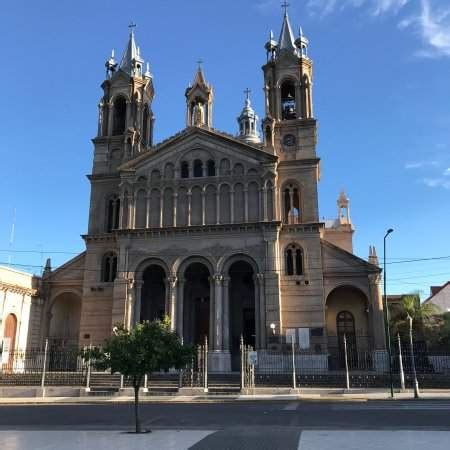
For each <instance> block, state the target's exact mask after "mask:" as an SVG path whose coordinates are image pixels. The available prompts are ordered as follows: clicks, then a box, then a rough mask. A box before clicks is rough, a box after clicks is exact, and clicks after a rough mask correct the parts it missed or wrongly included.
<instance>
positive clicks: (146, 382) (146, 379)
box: [143, 374, 148, 392]
mask: <svg viewBox="0 0 450 450" xmlns="http://www.w3.org/2000/svg"><path fill="white" fill-rule="evenodd" d="M143 392H148V374H145V375H144V389H143Z"/></svg>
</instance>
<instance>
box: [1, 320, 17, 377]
mask: <svg viewBox="0 0 450 450" xmlns="http://www.w3.org/2000/svg"><path fill="white" fill-rule="evenodd" d="M16 333H17V317H16V316H15V314H12V313H11V314H8V315H7V317H6V320H5V329H4V331H3V349H2V350H3V352H5V353H6V352H7V354H8V362H7V363H6V364H5V365H4V366H3V370H13V364H14V351H15V349H16Z"/></svg>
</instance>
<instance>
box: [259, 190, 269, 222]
mask: <svg viewBox="0 0 450 450" xmlns="http://www.w3.org/2000/svg"><path fill="white" fill-rule="evenodd" d="M261 192H262V206H263V208H262V209H263V211H262V219H263V221H264V222H267V221H268V220H269V218H268V213H267V210H268V201H267V189H266V187H265V186H263V187H262V188H261Z"/></svg>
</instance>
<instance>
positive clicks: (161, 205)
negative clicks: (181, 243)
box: [159, 190, 164, 228]
mask: <svg viewBox="0 0 450 450" xmlns="http://www.w3.org/2000/svg"><path fill="white" fill-rule="evenodd" d="M163 225H164V191H163V190H162V191H160V194H159V227H160V228H162V227H163Z"/></svg>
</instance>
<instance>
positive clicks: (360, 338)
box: [326, 286, 371, 366]
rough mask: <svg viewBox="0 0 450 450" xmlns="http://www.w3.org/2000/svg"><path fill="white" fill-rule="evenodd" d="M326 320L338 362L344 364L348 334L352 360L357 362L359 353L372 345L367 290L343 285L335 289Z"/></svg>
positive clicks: (331, 347) (351, 362) (350, 362)
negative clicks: (363, 290)
mask: <svg viewBox="0 0 450 450" xmlns="http://www.w3.org/2000/svg"><path fill="white" fill-rule="evenodd" d="M326 324H327V335H328V350H329V352H330V355H331V356H332V357H334V358H335V359H336V364H338V365H340V366H342V364H343V354H344V336H345V338H346V341H347V354H348V358H349V364H350V365H352V366H355V365H357V364H358V354H360V353H362V352H367V351H368V350H370V348H371V337H370V336H369V321H368V301H367V297H366V296H365V294H364V293H363V292H362V291H360V290H359V289H357V288H355V287H353V286H340V287H338V288H336V289H334V290H333V291H331V293H330V294H329V295H328V298H327V304H326ZM337 361H339V363H338V362H337Z"/></svg>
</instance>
